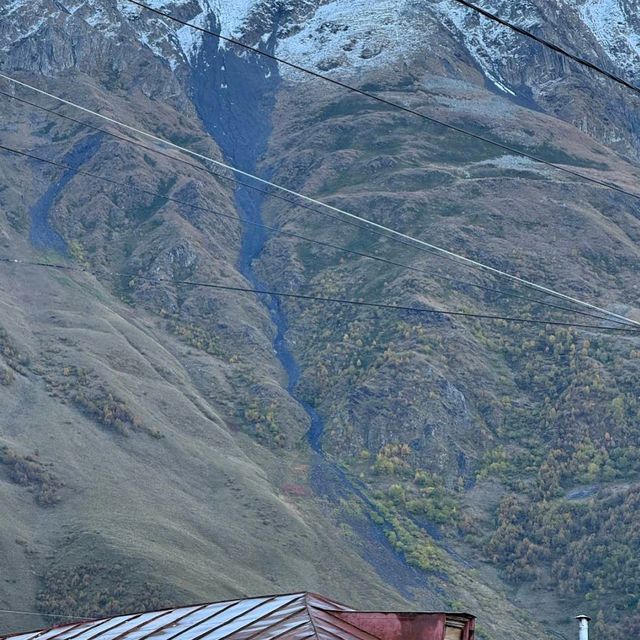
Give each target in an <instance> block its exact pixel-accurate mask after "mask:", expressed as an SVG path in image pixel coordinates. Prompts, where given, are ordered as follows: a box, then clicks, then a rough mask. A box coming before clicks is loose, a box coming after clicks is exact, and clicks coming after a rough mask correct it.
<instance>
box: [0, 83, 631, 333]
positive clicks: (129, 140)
mask: <svg viewBox="0 0 640 640" xmlns="http://www.w3.org/2000/svg"><path fill="white" fill-rule="evenodd" d="M0 95H3V96H6V97H7V98H11V99H12V100H15V101H18V102H20V103H22V104H27V105H29V106H32V107H36V108H37V109H40V110H42V111H44V112H46V113H50V114H52V115H54V116H57V117H59V118H63V119H65V120H69V121H70V122H74V123H75V124H79V125H82V126H84V127H87V128H89V129H92V130H94V131H99V132H101V133H104V134H106V135H109V136H111V137H113V138H115V139H116V140H120V141H122V142H125V143H127V144H132V145H134V146H137V147H140V148H141V149H145V150H146V151H149V152H150V153H154V154H156V155H160V156H162V157H165V158H168V159H169V160H174V161H177V162H181V163H182V164H185V165H186V166H189V167H192V168H194V169H196V170H198V171H202V172H204V173H207V174H209V175H212V176H215V177H217V178H220V179H222V180H226V181H228V182H232V183H235V184H238V185H241V186H243V187H246V188H248V189H252V190H254V191H256V192H258V193H261V194H263V195H266V196H268V197H270V198H274V199H277V200H280V201H283V202H287V203H289V204H290V205H292V206H294V207H296V208H301V209H305V210H307V211H311V212H313V213H315V214H317V215H320V216H324V217H326V218H329V219H331V220H336V221H337V222H339V223H341V224H346V225H349V226H351V227H354V228H356V229H361V230H363V231H366V232H367V233H371V234H373V235H376V236H379V237H381V238H387V239H389V240H393V241H394V242H397V243H399V244H403V245H405V246H408V247H411V248H412V249H415V250H419V251H421V252H424V253H428V254H431V255H436V256H438V257H440V258H443V259H446V260H450V261H452V262H454V263H455V264H457V265H458V266H462V267H464V268H466V269H473V270H476V269H475V267H473V266H470V265H467V264H464V263H460V262H459V261H458V260H455V259H454V258H452V257H451V256H447V255H442V254H440V253H438V252H437V251H434V250H433V249H430V248H429V247H423V246H420V245H416V244H414V243H411V242H408V241H406V240H403V239H402V238H395V237H393V236H390V235H389V234H387V233H383V232H381V231H379V230H378V229H373V228H371V227H367V226H365V225H362V224H358V223H357V222H353V221H352V220H348V219H345V218H342V217H339V216H336V215H333V214H331V213H329V212H328V211H324V210H322V209H317V208H315V207H312V206H310V205H308V204H305V203H302V202H296V201H294V200H292V199H290V198H288V197H286V196H283V195H281V194H279V193H274V192H273V191H270V190H268V189H262V188H261V187H258V186H256V185H252V184H249V183H248V182H243V181H242V180H238V179H237V178H233V177H231V176H226V175H224V174H222V173H218V172H216V171H213V170H211V169H208V168H206V167H204V166H202V165H199V164H195V163H193V162H189V161H188V160H186V159H184V158H179V157H177V156H173V155H171V154H169V153H165V152H164V151H161V150H160V149H155V148H153V147H148V146H146V145H144V144H142V143H141V142H140V141H138V140H137V139H133V138H126V137H124V136H121V135H119V134H117V133H115V132H113V131H110V130H109V129H103V128H102V127H98V126H96V125H94V124H91V123H88V122H84V121H83V120H78V119H77V118H73V117H71V116H68V115H66V114H63V113H58V112H57V111H54V110H53V109H48V108H47V107H44V106H42V105H39V104H37V103H35V102H31V101H29V100H26V99H24V98H20V97H18V96H14V95H11V94H10V93H6V92H4V91H1V90H0ZM5 148H6V149H7V150H8V148H7V147H5ZM34 158H35V157H34ZM77 171H78V172H80V173H83V172H82V171H80V170H77ZM84 173H85V174H86V173H87V172H84ZM96 177H99V176H96ZM154 195H159V196H160V194H155V193H154ZM160 197H163V196H160ZM234 219H235V217H234ZM238 219H239V220H241V219H240V218H238ZM247 224H252V225H256V226H263V227H264V228H265V229H269V230H272V231H275V232H280V233H289V232H284V231H280V230H278V229H275V228H273V227H269V226H267V225H257V223H253V222H249V221H247ZM406 268H409V269H411V267H408V266H407V267H406ZM422 271H424V272H425V273H429V272H428V271H426V270H422ZM433 273H434V275H436V276H437V277H439V278H441V279H443V280H448V281H451V282H458V283H461V284H465V285H467V286H470V287H475V288H478V289H483V290H486V291H491V292H496V293H500V294H502V295H506V296H510V297H513V298H520V299H522V300H526V301H527V302H533V303H537V304H541V305H546V306H549V307H552V308H555V309H561V310H563V311H568V312H571V313H577V314H579V315H583V316H586V317H590V318H597V319H600V320H603V319H605V318H608V316H606V315H605V316H603V315H597V314H593V313H588V312H585V311H580V310H578V309H574V308H571V307H564V306H562V305H557V304H552V303H549V302H546V301H544V300H540V299H539V298H531V297H528V296H524V295H521V294H517V293H515V292H513V290H511V291H503V290H501V289H494V288H492V287H487V286H485V285H481V284H475V283H471V282H466V281H461V280H458V279H455V278H451V277H449V276H446V275H443V274H442V273H441V272H439V271H436V272H433ZM525 288H527V287H526V286H525ZM528 288H531V287H528ZM550 295H551V294H550ZM552 297H556V296H553V295H552ZM608 319H609V321H611V322H616V323H617V324H621V325H624V326H628V324H629V323H628V322H623V321H621V320H617V319H613V318H608Z"/></svg>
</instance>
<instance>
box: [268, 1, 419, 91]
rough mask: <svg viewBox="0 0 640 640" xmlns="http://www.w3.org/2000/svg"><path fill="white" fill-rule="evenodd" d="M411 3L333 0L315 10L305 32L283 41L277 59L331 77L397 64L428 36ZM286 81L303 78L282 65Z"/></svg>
mask: <svg viewBox="0 0 640 640" xmlns="http://www.w3.org/2000/svg"><path fill="white" fill-rule="evenodd" d="M414 4H415V3H413V2H411V0H377V1H376V2H371V1H370V0H332V1H331V2H328V3H327V4H324V5H322V6H320V7H318V9H317V10H316V12H315V14H314V15H313V16H312V17H311V18H310V19H308V20H307V21H306V22H305V23H304V24H303V25H302V28H301V29H300V30H298V31H296V29H295V28H293V29H291V31H292V32H293V33H292V35H288V36H287V35H285V36H283V37H281V39H280V40H279V42H278V47H277V54H278V56H280V57H282V58H284V59H286V60H289V61H291V62H294V63H296V64H300V65H302V66H305V67H307V68H311V69H313V70H315V71H319V72H322V73H328V74H329V75H331V74H332V73H333V72H335V71H339V72H340V73H341V75H350V74H354V73H357V72H359V71H360V70H362V69H363V68H367V67H376V66H381V65H383V64H386V63H393V62H395V61H397V60H401V59H403V58H404V57H405V55H406V53H407V52H408V51H410V50H412V49H413V50H418V46H417V45H418V43H419V42H420V39H424V38H425V37H428V32H426V30H425V28H426V25H425V24H421V21H420V20H419V19H418V18H419V14H418V12H417V11H416V10H412V6H413V5H414ZM280 72H281V74H282V76H283V77H285V78H288V79H290V80H302V79H303V78H304V76H303V75H302V74H301V73H300V72H297V71H295V70H293V69H291V68H290V67H287V66H283V65H281V69H280Z"/></svg>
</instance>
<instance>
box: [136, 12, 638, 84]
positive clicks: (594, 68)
mask: <svg viewBox="0 0 640 640" xmlns="http://www.w3.org/2000/svg"><path fill="white" fill-rule="evenodd" d="M130 1H133V0H130ZM454 1H455V2H458V3H459V4H461V5H464V6H465V7H467V8H469V9H472V10H473V11H476V12H477V13H479V14H481V15H483V16H484V17H485V18H487V19H489V20H493V21H494V22H497V23H499V24H501V25H502V26H503V27H507V28H509V29H511V30H512V31H515V32H516V33H519V34H520V35H523V36H525V37H527V38H530V39H531V40H534V41H535V42H538V43H539V44H541V45H543V46H545V47H547V48H548V49H552V50H553V51H555V52H556V53H559V54H560V55H563V56H565V57H567V58H569V59H571V60H573V61H574V62H577V63H578V64H581V65H582V66H584V67H587V68H588V69H591V71H595V72H596V73H599V74H600V75H602V76H604V77H606V78H608V79H609V80H613V81H614V82H617V83H618V84H621V85H622V86H623V87H626V88H627V89H631V90H632V91H635V92H636V93H639V94H640V87H636V86H635V85H633V84H631V83H630V82H628V81H627V80H625V79H624V78H621V77H620V76H617V75H615V74H613V73H611V72H609V71H607V70H606V69H603V68H602V67H599V66H598V65H596V64H594V63H593V62H590V61H589V60H587V59H586V58H581V57H580V56H577V55H575V54H573V53H571V52H570V51H567V50H566V49H564V48H562V47H561V46H559V45H557V44H555V43H554V42H551V41H550V40H546V39H545V38H541V37H540V36H537V35H535V33H531V32H530V31H527V30H526V29H523V28H522V27H519V26H518V25H515V24H513V23H512V22H509V21H508V20H505V19H504V18H501V17H500V16H498V15H496V14H495V13H491V12H490V11H487V10H486V9H483V8H482V7H479V6H478V5H476V4H473V3H471V2H468V0H454ZM135 4H138V3H137V2H136V3H135Z"/></svg>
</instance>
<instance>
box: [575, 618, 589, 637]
mask: <svg viewBox="0 0 640 640" xmlns="http://www.w3.org/2000/svg"><path fill="white" fill-rule="evenodd" d="M576 620H577V621H578V624H579V625H580V638H579V640H589V620H591V618H590V617H589V616H585V615H579V616H576Z"/></svg>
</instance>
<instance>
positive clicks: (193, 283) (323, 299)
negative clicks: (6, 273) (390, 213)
mask: <svg viewBox="0 0 640 640" xmlns="http://www.w3.org/2000/svg"><path fill="white" fill-rule="evenodd" d="M0 262H4V263H7V264H14V265H19V266H31V267H42V268H47V269H58V270H63V271H75V272H78V273H87V274H90V275H92V276H95V277H98V275H99V273H98V272H97V271H92V270H90V269H85V268H81V267H73V266H68V265H64V264H54V263H49V262H36V261H30V260H22V259H17V258H0ZM100 273H102V274H103V275H109V276H115V277H119V278H132V279H138V280H142V281H145V282H155V283H159V284H172V285H183V286H189V287H204V288H208V289H219V290H222V291H234V292H238V293H254V294H258V295H268V296H273V297H275V298H292V299H297V300H305V301H307V302H318V303H323V304H329V303H330V304H341V305H351V306H355V307H368V308H372V309H383V310H385V311H402V312H410V313H416V314H426V315H443V316H452V317H460V318H473V319H476V320H489V321H502V322H515V323H518V324H536V325H545V326H557V327H573V328H576V329H594V330H597V331H615V332H621V333H628V334H631V335H639V336H640V329H634V328H631V327H629V328H625V327H603V326H599V325H592V324H581V323H577V322H563V321H559V320H537V319H535V318H519V317H514V316H500V315H489V314H483V313H471V312H466V311H449V310H447V309H425V308H424V307H412V306H408V305H396V304H388V303H384V302H367V301H364V300H353V299H349V298H333V297H328V296H314V295H309V294H304V293H288V292H285V291H272V290H270V289H259V288H256V287H240V286H236V285H226V284H216V283H213V282H201V281H197V280H172V279H169V278H154V277H151V276H141V275H139V274H137V273H127V272H122V271H109V270H106V269H104V270H102V271H101V272H100Z"/></svg>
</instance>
